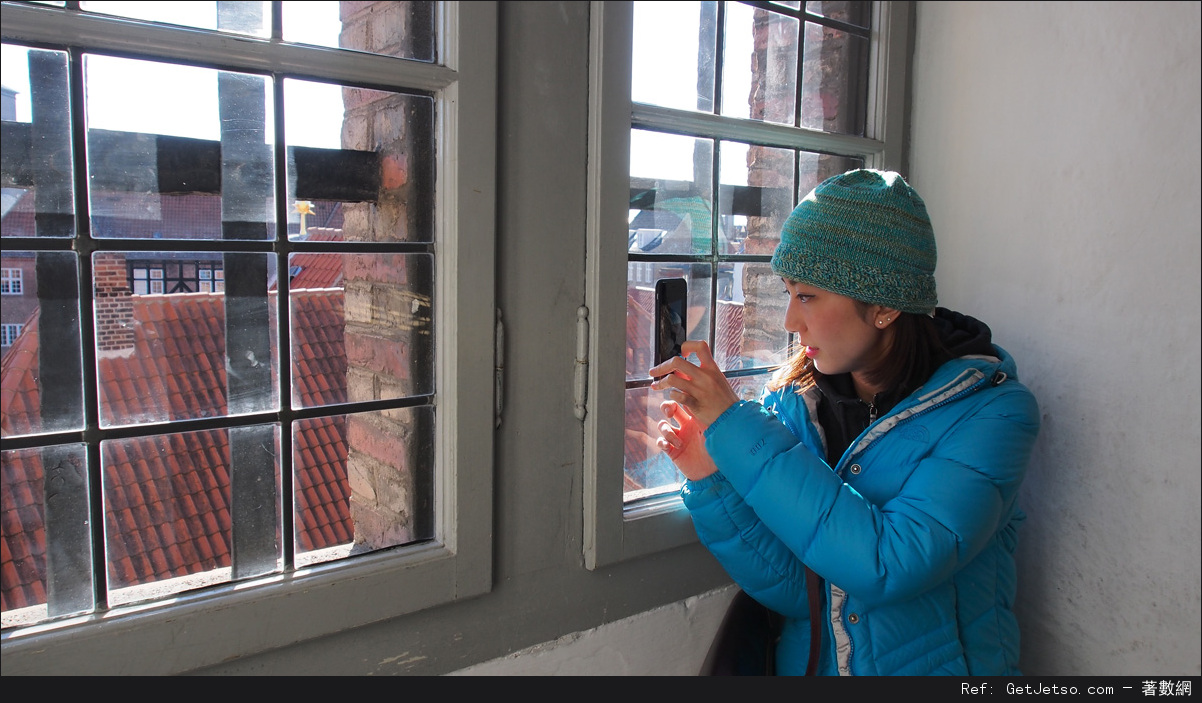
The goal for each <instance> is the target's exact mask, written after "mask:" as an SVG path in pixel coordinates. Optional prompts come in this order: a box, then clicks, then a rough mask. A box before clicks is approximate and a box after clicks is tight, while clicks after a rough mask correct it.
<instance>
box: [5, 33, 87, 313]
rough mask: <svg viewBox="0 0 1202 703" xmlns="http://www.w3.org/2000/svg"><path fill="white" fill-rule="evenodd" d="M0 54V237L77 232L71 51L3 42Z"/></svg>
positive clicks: (66, 235)
mask: <svg viewBox="0 0 1202 703" xmlns="http://www.w3.org/2000/svg"><path fill="white" fill-rule="evenodd" d="M0 58H2V61H0V77H2V78H3V81H4V100H3V103H2V105H3V109H2V114H0V117H2V118H3V120H4V130H3V132H2V134H3V144H0V154H2V155H3V158H2V159H0V164H2V165H0V171H3V173H2V176H0V180H2V181H3V190H2V198H3V199H2V201H0V208H2V209H0V216H2V218H3V219H2V220H0V222H2V223H3V224H0V236H4V237H71V236H74V234H75V195H74V193H75V191H74V187H73V186H72V181H71V166H70V165H71V163H72V161H73V157H72V153H73V152H72V150H71V105H70V94H69V91H68V89H67V54H66V53H64V52H61V51H44V50H39V49H28V48H26V47H23V46H15V45H12V44H5V45H3V53H2V54H0ZM34 114H36V115H37V116H38V119H37V122H34V121H33V119H32V116H33V115H34ZM7 303H8V300H7V299H6V300H5V304H7ZM7 319H8V318H7V317H6V318H5V320H7Z"/></svg>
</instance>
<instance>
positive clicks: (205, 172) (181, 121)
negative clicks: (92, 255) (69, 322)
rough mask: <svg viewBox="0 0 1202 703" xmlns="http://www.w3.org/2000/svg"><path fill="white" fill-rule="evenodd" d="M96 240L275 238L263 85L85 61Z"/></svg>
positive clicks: (168, 68)
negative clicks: (97, 238)
mask: <svg viewBox="0 0 1202 703" xmlns="http://www.w3.org/2000/svg"><path fill="white" fill-rule="evenodd" d="M84 75H85V83H86V90H87V93H86V104H87V115H88V178H89V182H90V184H91V190H90V195H91V198H90V203H91V223H92V234H93V236H96V237H130V238H153V237H162V238H170V239H250V240H263V239H270V238H271V237H273V236H274V232H275V229H274V228H275V226H274V224H273V223H274V220H275V212H274V204H273V203H274V195H273V184H274V179H275V175H274V159H273V155H272V148H271V140H272V139H273V119H272V118H270V115H271V111H270V109H269V107H268V105H269V103H268V102H267V101H268V100H269V97H270V90H269V83H268V81H267V79H266V78H264V77H263V76H255V75H250V74H244V73H232V72H229V71H215V70H212V69H206V68H197V67H191V66H177V65H172V64H164V63H156V62H152V61H135V60H131V59H119V58H112V57H107V56H92V55H89V56H85V57H84Z"/></svg>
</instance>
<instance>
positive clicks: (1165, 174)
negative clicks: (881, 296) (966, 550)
mask: <svg viewBox="0 0 1202 703" xmlns="http://www.w3.org/2000/svg"><path fill="white" fill-rule="evenodd" d="M1200 8H1202V4H1199V3H1196V2H1139V3H1094V2H1055V3H1044V2H1030V3H1023V2H1005V3H1001V2H919V3H918V7H917V38H916V53H915V66H914V94H913V111H912V114H911V128H912V139H913V141H912V152H911V173H910V176H911V178H910V180H911V182H912V183H913V185H914V186H915V187H916V188H917V189H918V190H919V192H920V193H921V194H922V195H923V197H924V199H925V200H926V202H927V205H928V208H929V210H930V213H931V216H932V220H933V222H934V224H935V228H936V236H937V239H938V244H939V266H938V270H937V272H936V278H937V281H938V286H939V296H940V300H941V304H943V305H945V306H947V307H952V308H956V309H959V310H961V311H962V312H965V313H968V314H972V315H974V316H977V317H979V318H981V319H983V320H985V321H986V322H987V323H988V324H989V325H990V326H991V327H992V328H993V330H994V334H995V339H996V341H997V342H998V343H999V344H1001V345H1002V346H1003V347H1005V348H1007V349H1008V350H1009V351H1011V352H1012V353H1014V354H1015V355H1016V356H1017V358H1018V361H1019V372H1020V375H1021V377H1022V378H1023V380H1024V381H1026V382H1027V383H1028V384H1029V386H1030V387H1031V388H1032V390H1033V391H1034V392H1035V394H1036V396H1037V397H1038V399H1039V402H1040V405H1041V409H1042V414H1043V428H1042V432H1041V435H1040V439H1039V445H1038V448H1037V451H1036V455H1035V460H1034V464H1033V466H1032V467H1031V470H1030V473H1029V475H1028V478H1027V481H1026V483H1025V485H1024V490H1023V494H1022V497H1023V500H1024V501H1025V508H1026V510H1027V512H1028V514H1029V520H1028V522H1027V525H1026V528H1025V531H1024V533H1023V536H1022V543H1021V547H1020V550H1021V551H1020V557H1021V563H1020V566H1021V576H1020V578H1021V581H1020V594H1019V602H1018V609H1019V615H1020V618H1021V624H1022V627H1023V634H1024V642H1023V655H1022V656H1023V659H1022V663H1023V668H1024V671H1025V673H1027V674H1042V675H1054V674H1070V675H1081V674H1085V675H1097V674H1121V675H1149V674H1192V675H1198V674H1199V673H1200V671H1202V664H1200V662H1202V655H1200V653H1199V648H1200V647H1199V642H1200V640H1202V636H1200V632H1199V622H1200V617H1202V616H1200V612H1199V600H1200V597H1202V596H1200V592H1199V549H1200V547H1199V542H1200V540H1199V493H1200V487H1199V473H1200V471H1199V444H1200V442H1199V424H1200V421H1199V383H1200V382H1199V370H1198V367H1199V361H1200V359H1199V348H1200V347H1199V308H1198V304H1199V297H1200V285H1199V258H1200V256H1199V240H1200V238H1202V229H1200V225H1199V221H1200V204H1199V193H1200V191H1202V184H1200V183H1199V156H1200V150H1202V149H1200V144H1199V134H1200V133H1202V127H1200V124H1199V104H1200V98H1199V90H1200V89H1199V86H1200V85H1202V75H1200V71H1199V53H1200V48H1199V47H1200V32H1199V9H1200Z"/></svg>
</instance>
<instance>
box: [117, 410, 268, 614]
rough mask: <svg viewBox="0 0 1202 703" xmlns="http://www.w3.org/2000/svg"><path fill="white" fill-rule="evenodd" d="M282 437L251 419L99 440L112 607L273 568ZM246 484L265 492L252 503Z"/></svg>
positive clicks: (227, 580)
mask: <svg viewBox="0 0 1202 703" xmlns="http://www.w3.org/2000/svg"><path fill="white" fill-rule="evenodd" d="M278 435H279V432H278V430H277V428H276V426H275V425H257V426H250V427H237V428H230V429H216V430H207V431H200V432H179V433H173V434H164V435H157V436H153V437H133V438H129V439H121V440H107V441H104V442H101V443H100V457H101V459H100V461H101V472H102V475H103V477H104V491H103V496H104V525H105V563H106V564H107V565H108V566H107V568H108V584H109V603H110V604H111V605H117V604H123V603H132V602H137V601H142V600H147V599H152V598H161V597H164V596H167V595H170V594H173V593H180V592H183V591H188V590H192V589H196V588H202V587H204V586H209V585H213V584H217V583H225V582H229V581H231V580H236V579H238V578H246V577H250V576H257V575H261V574H263V573H270V572H272V571H278V570H279V568H280V567H281V565H282V552H281V550H280V539H279V530H280V509H281V508H280V505H281V501H280V499H279V495H280V484H279V475H280V470H279V460H278V456H279V440H278ZM249 483H255V484H257V486H258V487H259V489H258V490H260V491H265V494H261V495H255V496H254V498H253V505H248V503H250V501H251V500H252V497H251V496H249V495H247V494H246V493H245V492H243V493H242V494H241V496H239V491H238V490H237V489H236V488H235V486H238V485H244V484H249ZM240 501H241V502H242V503H243V505H240V504H239V502H240ZM248 538H249V539H250V540H259V541H260V542H263V541H265V542H266V547H265V548H264V546H263V545H262V544H253V543H252V544H250V545H249V546H248V545H247V544H246V542H247V541H248Z"/></svg>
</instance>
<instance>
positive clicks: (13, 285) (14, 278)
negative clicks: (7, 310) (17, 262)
mask: <svg viewBox="0 0 1202 703" xmlns="http://www.w3.org/2000/svg"><path fill="white" fill-rule="evenodd" d="M24 292H25V289H24V288H22V287H21V269H3V270H0V295H21V294H22V293H24Z"/></svg>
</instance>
